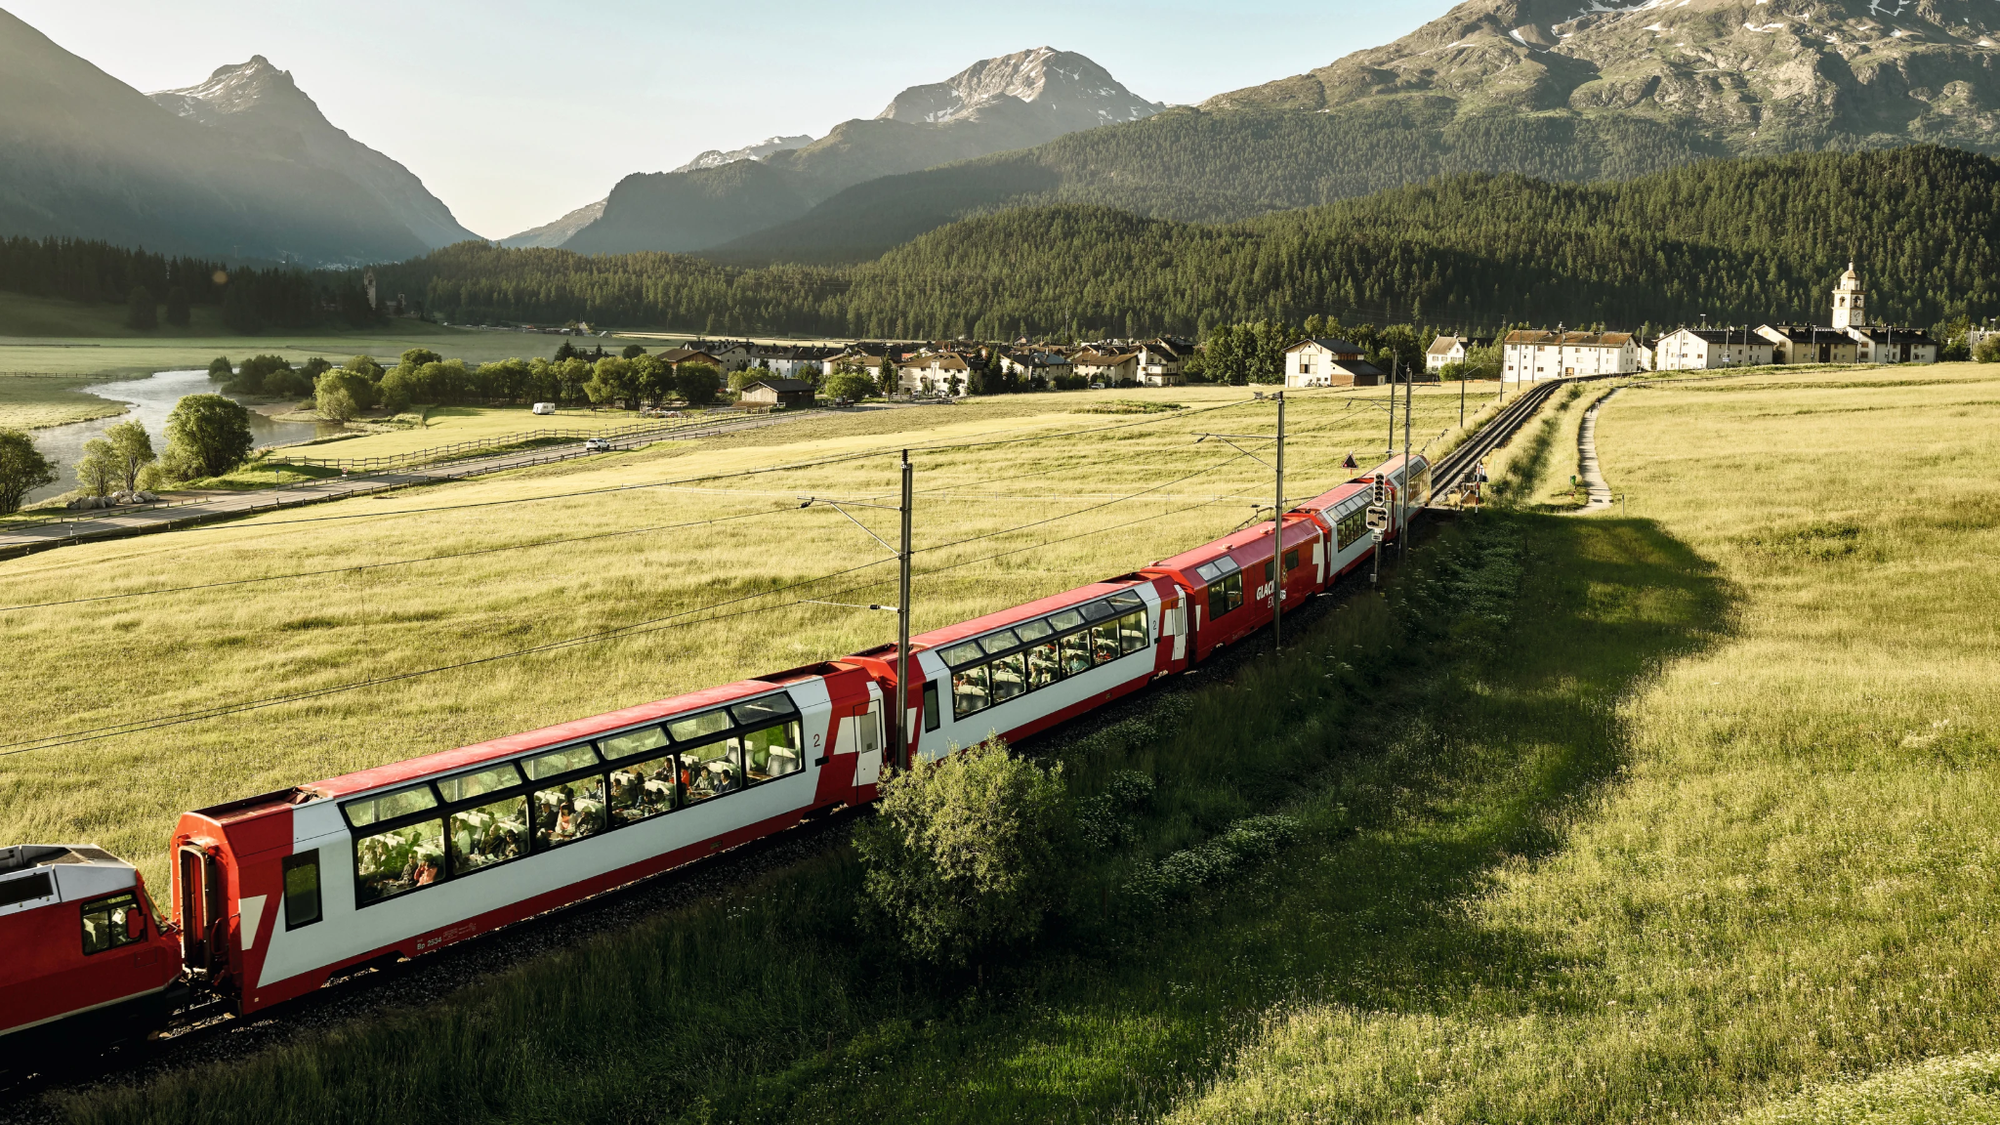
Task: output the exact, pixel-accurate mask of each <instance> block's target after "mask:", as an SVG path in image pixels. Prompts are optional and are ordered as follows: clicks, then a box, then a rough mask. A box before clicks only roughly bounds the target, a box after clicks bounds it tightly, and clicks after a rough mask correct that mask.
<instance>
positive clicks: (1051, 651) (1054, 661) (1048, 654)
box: [1028, 641, 1062, 691]
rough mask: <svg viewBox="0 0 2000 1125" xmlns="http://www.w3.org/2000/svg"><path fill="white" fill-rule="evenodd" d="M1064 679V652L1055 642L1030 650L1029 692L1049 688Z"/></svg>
mask: <svg viewBox="0 0 2000 1125" xmlns="http://www.w3.org/2000/svg"><path fill="white" fill-rule="evenodd" d="M1061 678H1062V652H1061V650H1060V649H1059V648H1058V647H1057V643H1056V642H1055V641H1050V642H1048V643H1047V644H1040V645H1036V646H1035V647H1034V648H1031V649H1029V650H1028V690H1030V691H1033V690H1034V689H1036V688H1042V687H1047V686H1049V685H1050V684H1052V683H1055V682H1056V681H1057V680H1059V679H1061Z"/></svg>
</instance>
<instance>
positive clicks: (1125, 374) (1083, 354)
mask: <svg viewBox="0 0 2000 1125" xmlns="http://www.w3.org/2000/svg"><path fill="white" fill-rule="evenodd" d="M1070 363H1071V365H1072V366H1073V367H1074V368H1075V370H1076V373H1077V374H1078V375H1081V376H1083V377H1084V378H1086V379H1088V380H1090V381H1091V382H1093V383H1103V384H1104V385H1105V386H1107V387H1129V386H1131V385H1133V384H1135V383H1137V382H1138V381H1139V353H1138V352H1114V353H1111V354H1106V353H1104V352H1099V351H1090V350H1086V351H1080V352H1078V353H1076V355H1074V356H1072V357H1070Z"/></svg>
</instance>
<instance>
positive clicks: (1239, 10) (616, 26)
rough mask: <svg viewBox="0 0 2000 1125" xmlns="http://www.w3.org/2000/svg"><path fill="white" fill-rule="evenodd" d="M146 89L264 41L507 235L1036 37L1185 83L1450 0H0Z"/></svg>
mask: <svg viewBox="0 0 2000 1125" xmlns="http://www.w3.org/2000/svg"><path fill="white" fill-rule="evenodd" d="M0 6H4V7H6V8H7V9H8V10H10V11H12V12H13V13H14V14H15V15H17V16H19V17H20V18H22V19H23V20H26V21H27V22H28V23H30V24H32V25H34V26H35V27H36V28H38V29H39V30H41V32H42V33H43V34H45V35H47V36H48V37H49V38H51V39H53V40H55V41H56V42H57V43H59V44H61V45H62V46H63V47H64V48H66V49H67V50H69V51H72V52H74V53H76V54H78V55H81V56H83V57H84V58H86V59H88V60H90V61H91V62H92V63H94V64H96V65H97V66H98V67H100V68H102V69H103V70H105V71H107V72H109V73H110V74H112V75H113V76H115V77H117V78H119V79H121V80H123V81H125V82H127V83H130V84H131V85H133V86H136V87H138V88H139V89H141V90H145V91H148V92H150V91H153V90H160V89H168V88H172V87H179V86H191V85H194V84H195V83H197V82H200V81H201V80H202V79H204V78H206V77H208V74H209V72H210V71H212V70H214V69H215V68H216V67H218V66H222V65H224V64H229V63H240V62H243V61H244V60H246V59H248V58H249V57H250V56H251V55H255V54H261V55H263V56H265V57H266V58H269V59H270V60H271V62H272V63H273V64H275V65H276V66H278V67H280V68H282V69H285V70H289V71H291V72H292V76H293V77H294V78H295V79H297V81H298V84H299V86H300V88H301V89H303V90H304V91H305V92H306V93H307V94H309V95H311V97H312V98H313V100H314V101H316V102H318V103H319V107H320V109H321V110H322V111H323V112H324V113H325V114H326V116H327V118H328V119H329V120H331V121H332V122H333V123H334V124H335V125H337V126H339V127H340V128H342V129H345V130H347V132H348V133H349V134H351V135H352V136H354V137H355V138H357V139H358V140H360V141H362V142H363V143H365V144H367V145H369V146H371V147H373V148H376V149H379V150H381V151H383V152H386V153H388V154H389V155H390V156H392V157H394V158H396V159H397V160H400V161H402V162H403V163H404V164H405V165H407V166H408V167H409V168H410V170H411V171H413V172H415V173H416V174H417V175H418V176H420V177H422V178H423V180H424V183H425V184H426V185H427V186H428V187H429V188H430V189H431V191H432V192H433V193H435V194H436V195H437V196H438V197H439V198H441V199H443V200H444V201H445V202H446V203H447V204H449V205H450V206H451V209H452V211H453V212H454V213H455V214H456V215H457V216H458V219H459V221H460V222H461V223H464V224H465V225H466V226H467V227H469V228H471V229H472V230H474V231H477V232H478V233H480V234H483V235H486V236H488V237H494V238H498V237H501V236H504V235H508V234H512V233H514V232H515V231H518V230H522V229H525V228H527V227H532V226H538V225H540V224H542V223H545V222H548V221H549V220H551V219H554V218H556V217H557V216H559V215H561V214H563V213H564V212H566V211H570V210H573V209H575V208H577V207H581V206H583V205H584V204H586V203H590V202H592V201H593V200H597V199H601V198H603V197H604V195H605V194H606V193H607V192H608V191H610V189H611V185H612V184H614V183H616V182H617V181H618V178H619V177H620V176H623V175H625V174H626V173H628V172H657V171H663V170H665V169H669V168H673V167H676V166H678V165H680V164H682V163H685V162H686V161H687V160H688V159H689V158H690V157H692V156H694V155H695V154H696V153H698V152H701V151H702V150H704V149H710V148H724V149H727V148H736V147H739V146H741V145H744V144H747V143H749V142H751V141H755V140H760V139H762V138H764V137H768V136H772V135H774V134H780V133H783V134H796V133H811V134H812V135H814V136H823V135H824V134H825V133H826V131H827V130H828V129H830V128H832V127H833V126H834V125H836V124H838V123H840V122H842V121H845V120H847V119H848V118H851V117H873V116H874V115H875V114H877V113H879V112H881V110H882V107H883V106H885V105H887V104H888V102H889V99H890V98H892V97H894V96H895V95H896V93H897V92H898V91H900V90H902V89H903V88H904V87H906V86H912V85H916V84H918V83H923V82H936V81H939V80H941V79H944V78H947V77H950V76H951V75H953V74H955V73H957V72H958V71H960V70H963V69H965V67H966V66H967V65H969V64H971V63H972V62H974V61H975V60H978V59H982V58H990V57H992V56H994V55H1003V54H1008V53H1010V52H1013V51H1019V50H1023V49H1025V48H1028V47H1039V46H1042V45H1044V44H1046V45H1048V46H1052V47H1056V48H1059V49H1063V50H1070V51H1078V52H1081V53H1082V54H1085V55H1088V56H1090V57H1091V58H1093V59H1095V60H1097V62H1098V63H1100V64H1102V65H1103V66H1104V67H1105V69H1107V70H1109V71H1110V72H1111V73H1112V74H1113V75H1115V76H1116V77H1117V78H1118V79H1119V81H1121V82H1123V83H1124V84H1125V85H1126V86H1127V87H1129V88H1130V89H1131V90H1132V91H1133V92H1134V93H1137V94H1138V95H1140V96H1141V97H1145V98H1150V99H1152V100H1153V101H1166V102H1174V103H1192V102H1198V101H1201V100H1202V99H1204V98H1207V97H1209V96H1210V95H1213V94H1217V93H1221V92H1223V91H1225V90H1233V89H1237V88H1239V87H1242V86H1249V85H1254V84H1256V83H1259V82H1265V81H1269V80H1271V79H1274V78H1282V77H1285V76H1286V75H1291V74H1297V73H1300V72H1302V71H1305V70H1310V69H1312V68H1313V67H1316V66H1323V65H1325V64H1327V63H1329V62H1332V61H1333V60H1334V59H1336V58H1338V57H1340V56H1341V55H1344V54H1346V53H1348V52H1349V51H1354V50H1358V49H1360V48H1363V47H1372V46H1375V45H1377V44H1380V43H1384V42H1387V41H1388V40H1390V39H1393V38H1395V37H1397V36H1399V35H1401V34H1403V33H1404V32H1406V31H1409V30H1410V29H1412V28H1414V27H1416V26H1417V25H1418V24H1420V23H1422V22H1424V21H1425V20H1428V19H1431V18H1433V17H1435V16H1437V15H1439V14H1441V13H1443V12H1444V11H1445V10H1446V9H1448V8H1449V7H1450V6H1451V4H1450V3H1449V2H1448V0H1407V2H1406V0H1398V2H1396V3H1380V2H1376V3H1369V2H1365V0H1251V2H1248V3H1242V4H1226V3H1199V2H1195V0H1177V2H1170V0H1162V2H1156V3H1136V2H1129V0H1128V2H1123V3H1119V2H1110V0H1011V2H1006V3H999V4H952V3H936V2H932V3H921V4H920V3H911V2H905V0H881V2H871V3H855V2H849V3H826V2H824V0H822V2H819V3H810V2H792V0H722V2H711V3H704V4H690V3H650V4H649V3H641V2H638V0H570V2H568V3H554V2H549V0H481V2H477V3H474V2H470V0H399V2H395V3H389V2H383V0H339V2H337V3H336V2H332V0H319V2H316V3H302V2H299V0H257V2H250V0H173V2H172V3H162V2H161V0H0Z"/></svg>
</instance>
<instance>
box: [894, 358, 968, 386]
mask: <svg viewBox="0 0 2000 1125" xmlns="http://www.w3.org/2000/svg"><path fill="white" fill-rule="evenodd" d="M971 378H972V365H971V364H969V363H967V362H966V360H965V357H964V356H962V355H959V354H958V353H956V352H931V351H924V352H918V353H916V354H915V355H911V356H906V357H904V359H903V361H902V362H901V363H900V364H898V365H897V366H896V385H897V387H898V388H899V389H900V390H901V391H902V392H903V393H904V394H963V393H964V392H965V385H966V382H967V381H968V380H970V379H971Z"/></svg>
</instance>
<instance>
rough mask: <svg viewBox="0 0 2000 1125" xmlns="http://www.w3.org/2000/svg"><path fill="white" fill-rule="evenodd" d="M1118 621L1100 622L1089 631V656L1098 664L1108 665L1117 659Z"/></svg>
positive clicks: (1113, 619) (1114, 619)
mask: <svg viewBox="0 0 2000 1125" xmlns="http://www.w3.org/2000/svg"><path fill="white" fill-rule="evenodd" d="M1121 655H1123V654H1122V653H1120V652H1119V651H1118V619H1117V618H1115V617H1114V618H1112V619H1111V620H1109V621H1101V622H1099V623H1097V624H1096V625H1093V626H1091V629H1090V656H1091V660H1092V661H1093V662H1095V663H1098V664H1108V663H1110V662H1111V661H1113V660H1116V659H1118V658H1119V657H1120V656H1121Z"/></svg>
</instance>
